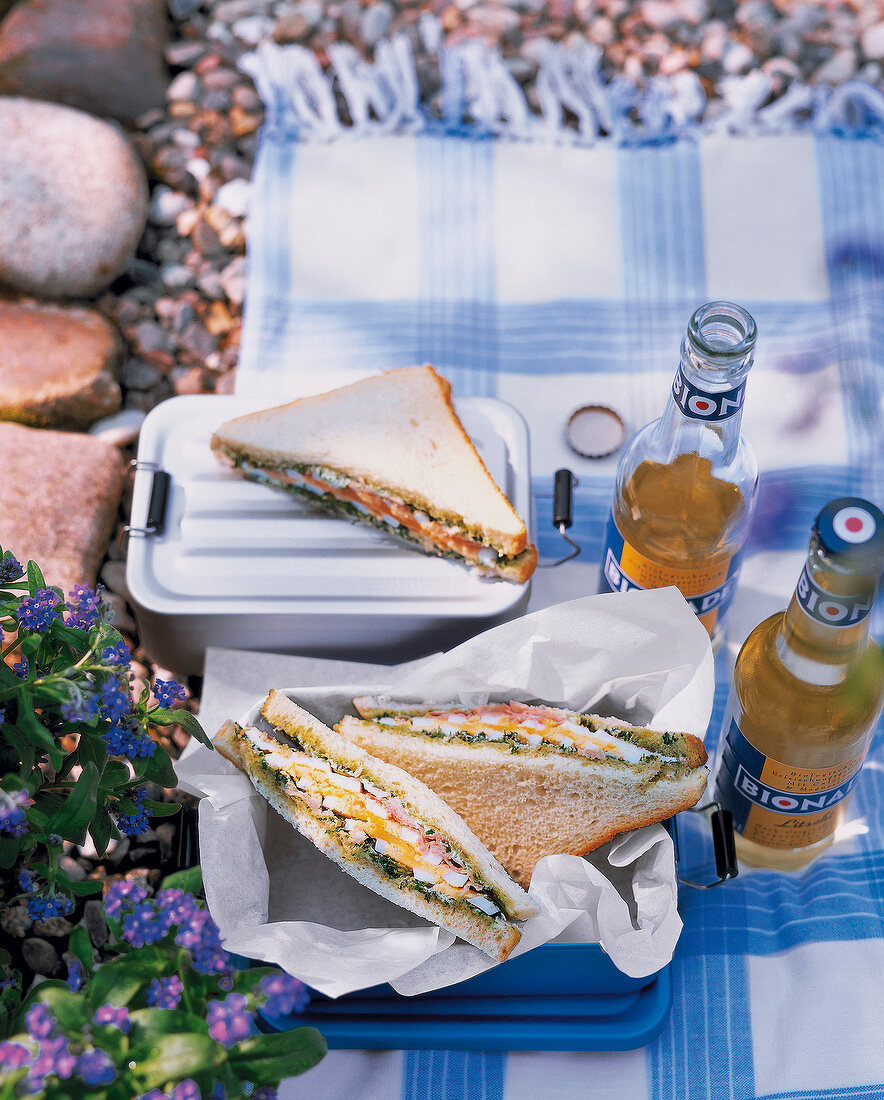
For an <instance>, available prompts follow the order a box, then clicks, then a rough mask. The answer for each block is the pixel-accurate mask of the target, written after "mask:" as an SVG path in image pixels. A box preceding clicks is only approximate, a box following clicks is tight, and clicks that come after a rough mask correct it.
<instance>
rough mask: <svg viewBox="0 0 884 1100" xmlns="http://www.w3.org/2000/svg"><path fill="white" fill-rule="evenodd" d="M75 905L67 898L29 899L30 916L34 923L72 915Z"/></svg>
mask: <svg viewBox="0 0 884 1100" xmlns="http://www.w3.org/2000/svg"><path fill="white" fill-rule="evenodd" d="M73 907H74V903H73V902H72V901H71V899H70V898H66V897H56V896H52V897H48V898H40V897H36V898H28V916H29V917H30V918H31V920H32V921H35V922H36V921H46V920H51V919H52V918H53V917H63V916H64V915H65V914H66V913H70V911H71V910H72V909H73Z"/></svg>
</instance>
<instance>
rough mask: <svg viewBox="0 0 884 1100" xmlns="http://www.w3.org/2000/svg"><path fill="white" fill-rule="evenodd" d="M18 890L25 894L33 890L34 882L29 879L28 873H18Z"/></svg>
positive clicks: (29, 873) (29, 874)
mask: <svg viewBox="0 0 884 1100" xmlns="http://www.w3.org/2000/svg"><path fill="white" fill-rule="evenodd" d="M18 888H19V890H24V892H25V893H26V894H30V892H31V891H32V890H33V889H34V880H33V879H32V878H31V872H30V871H25V870H21V871H19V873H18Z"/></svg>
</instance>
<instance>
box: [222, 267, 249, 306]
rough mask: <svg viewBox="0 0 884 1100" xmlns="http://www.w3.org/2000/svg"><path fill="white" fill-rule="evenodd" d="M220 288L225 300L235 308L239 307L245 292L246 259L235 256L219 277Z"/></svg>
mask: <svg viewBox="0 0 884 1100" xmlns="http://www.w3.org/2000/svg"><path fill="white" fill-rule="evenodd" d="M219 281H220V283H221V288H222V290H223V291H224V293H225V294H226V295H227V300H228V301H229V302H230V303H231V304H232V305H235V306H241V305H242V303H243V299H244V298H245V292H246V259H245V257H244V256H237V258H236V259H235V260H232V261H231V262H230V263H229V264H228V265H227V267H225V268H224V269H223V271H222V272H221V274H220V275H219Z"/></svg>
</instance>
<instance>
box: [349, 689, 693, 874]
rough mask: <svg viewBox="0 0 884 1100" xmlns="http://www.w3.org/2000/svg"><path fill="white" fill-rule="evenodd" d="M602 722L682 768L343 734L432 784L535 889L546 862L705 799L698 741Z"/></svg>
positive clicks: (402, 736) (379, 729) (393, 730)
mask: <svg viewBox="0 0 884 1100" xmlns="http://www.w3.org/2000/svg"><path fill="white" fill-rule="evenodd" d="M422 709H423V710H426V709H427V708H426V707H424V708H422ZM433 709H434V710H435V709H437V708H433ZM438 709H442V708H438ZM411 712H412V713H417V711H416V710H415V708H412V711H411ZM388 713H389V712H388ZM601 721H603V722H605V723H606V727H607V728H609V729H612V730H615V729H616V730H630V731H634V738H633V739H634V741H635V743H637V744H640V745H642V746H644V747H646V748H649V749H651V750H652V751H655V749H654V746H655V745H656V746H657V748H656V751H659V752H660V753H662V754H663V755H664V756H668V757H670V758H671V757H677V758H678V759H677V760H676V761H674V762H673V761H671V760H670V761H663V760H661V759H659V758H657V759H656V760H655V759H653V758H651V759H644V760H642V761H641V762H640V763H627V762H626V761H623V760H616V759H612V758H610V757H608V758H606V759H604V760H596V759H589V758H585V757H582V756H577V755H574V754H565V753H558V752H555V751H545V752H537V751H531V750H527V749H526V750H525V751H517V752H513V751H511V749H510V747H508V745H507V744H506V743H500V742H478V743H475V742H473V743H470V742H465V741H460V740H458V739H456V738H453V739H451V740H448V741H445V740H441V739H437V738H432V737H427V736H421V735H419V734H415V733H413V732H405V731H404V730H402V729H401V728H399V729H397V727H395V726H384V725H378V724H377V723H376V722H373V721H370V720H365V719H358V718H353V717H350V716H347V717H345V718H344V719H342V721H341V722H339V723H338V724H337V726H336V727H335V728H336V729H337V730H338V731H339V732H340V733H341V734H342V735H343V736H344V737H347V738H349V739H350V740H351V741H353V743H354V744H356V745H359V746H361V747H362V748H364V749H366V750H367V751H368V752H370V753H371V754H372V755H374V756H378V757H380V758H381V759H383V760H388V761H389V762H390V763H391V764H395V765H396V766H398V767H400V768H402V769H403V770H404V771H406V772H409V773H410V774H411V775H414V776H416V777H417V778H419V779H420V780H421V781H422V782H424V783H426V785H427V786H428V787H430V788H431V789H432V790H434V791H435V792H436V794H438V795H439V796H440V797H441V798H442V799H444V800H445V802H447V803H448V804H449V805H450V806H451V807H452V808H453V809H455V810H456V811H457V812H458V813H459V814H460V815H461V817H463V819H464V820H465V821H467V822H468V823H469V826H470V828H471V829H473V830H474V832H475V833H476V834H477V835H478V836H479V837H481V838H482V840H483V841H484V842H485V844H486V845H487V846H488V848H489V850H490V851H491V852H492V853H493V854H494V855H495V856H496V858H497V859H498V860H499V861H500V862H501V864H502V865H503V866H504V867H505V868H506V869H507V871H509V873H510V874H511V875H512V877H513V878H514V879H515V880H516V881H517V882H520V883H521V884H522V885H523V886H526V887H527V885H528V884H529V883H530V881H531V875H532V873H533V871H534V866H535V864H536V863H537V861H538V860H539V859H542V858H543V857H544V856H547V855H555V854H559V853H570V854H574V855H585V854H586V853H587V852H590V851H593V850H594V849H595V848H598V847H600V846H601V845H602V844H605V843H607V842H608V841H609V840H612V839H613V838H614V837H615V836H616V835H617V834H618V833H621V832H625V831H627V830H629V829H634V828H639V827H640V826H643V825H650V824H654V823H656V822H659V821H663V820H665V819H666V818H668V817H671V816H672V815H673V814H675V813H677V812H678V811H680V810H686V809H689V808H690V807H691V806H693V805H695V804H696V802H697V801H698V800H699V799H700V797H701V796H702V794H703V791H704V789H705V786H706V780H707V776H708V772H707V769H706V767H705V766H704V764H705V761H706V752H705V749H704V748H703V745H702V743H701V742H700V741H699V740H698V739H697V738H694V737H691V736H690V735H669V736H670V737H671V738H672V740H669V741H666V742H664V741H663V740H662V735H661V734H658V733H656V732H654V731H651V730H642V729H640V728H637V727H633V726H630V725H629V724H628V723H625V722H610V724H608V722H609V720H604V719H602V720H601Z"/></svg>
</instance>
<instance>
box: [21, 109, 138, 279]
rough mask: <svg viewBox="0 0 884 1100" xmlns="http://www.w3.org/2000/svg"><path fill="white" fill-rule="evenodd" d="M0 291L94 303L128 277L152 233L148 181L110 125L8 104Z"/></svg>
mask: <svg viewBox="0 0 884 1100" xmlns="http://www.w3.org/2000/svg"><path fill="white" fill-rule="evenodd" d="M0 148H2V149H3V157H2V158H0V282H3V283H6V284H8V285H9V286H11V287H13V288H15V289H16V290H20V291H23V292H24V293H26V294H34V295H37V296H38V297H43V298H53V297H59V298H68V297H71V298H90V297H93V296H95V295H97V294H98V293H100V292H101V291H102V290H104V288H105V287H106V286H107V285H108V284H109V283H111V282H112V281H113V279H114V278H116V276H117V275H119V274H120V273H121V272H123V271H124V270H125V269H126V265H127V264H128V262H129V260H130V259H131V257H132V256H133V255H134V252H135V247H136V245H137V244H138V241H139V239H140V237H141V234H142V232H143V230H144V225H145V220H146V217H147V180H146V178H145V173H144V168H143V167H142V165H141V162H140V161H139V159H138V157H137V155H136V153H135V151H134V149H133V148H132V146H131V145H130V144H129V142H128V141H127V140H126V138H125V137H124V135H123V134H122V133H121V132H120V131H119V130H118V129H117V127H115V126H112V125H111V124H109V123H107V122H103V121H101V120H100V119H97V118H92V117H91V116H90V115H87V114H85V113H84V112H82V111H75V110H74V109H73V108H71V107H59V106H57V105H56V104H53V103H40V102H38V101H36V100H32V99H19V98H14V97H0Z"/></svg>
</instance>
